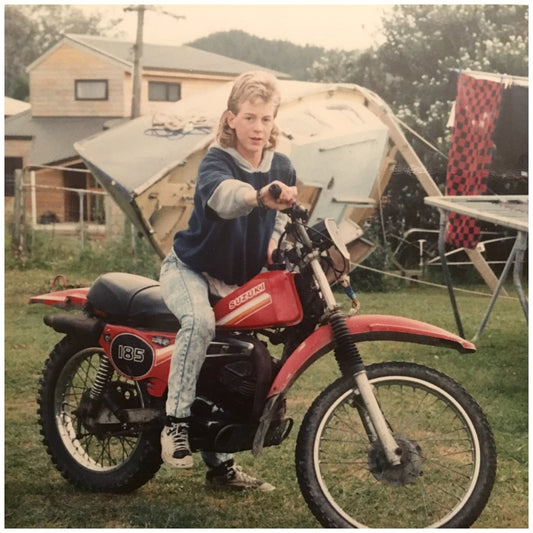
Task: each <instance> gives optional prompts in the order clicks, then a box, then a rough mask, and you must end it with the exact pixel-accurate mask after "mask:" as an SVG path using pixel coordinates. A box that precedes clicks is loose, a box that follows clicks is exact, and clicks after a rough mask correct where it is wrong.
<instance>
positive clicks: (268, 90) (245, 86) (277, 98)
mask: <svg viewBox="0 0 533 533" xmlns="http://www.w3.org/2000/svg"><path fill="white" fill-rule="evenodd" d="M257 99H261V100H263V101H264V102H267V103H270V102H272V103H273V104H274V118H275V117H276V115H277V114H278V109H279V105H280V103H281V94H280V92H279V88H278V83H277V79H276V77H275V76H273V75H272V74H270V73H268V72H264V71H261V70H257V71H255V70H254V71H251V72H245V73H244V74H241V75H240V76H239V77H238V78H237V79H236V80H235V82H234V84H233V87H232V89H231V93H230V95H229V98H228V104H227V109H226V110H225V111H224V113H222V116H221V117H220V123H219V125H218V132H217V141H218V142H219V144H220V146H222V147H223V148H235V146H236V144H237V136H236V134H235V130H234V129H233V128H230V126H229V124H228V114H229V112H230V111H231V112H232V113H233V114H234V115H237V114H238V113H239V109H240V106H241V104H242V103H243V102H247V101H249V102H255V101H256V100H257ZM278 134H279V129H278V127H277V126H276V124H274V127H273V128H272V132H271V134H270V137H269V139H268V141H267V144H266V146H265V148H266V149H267V150H274V148H275V147H276V143H277V140H278Z"/></svg>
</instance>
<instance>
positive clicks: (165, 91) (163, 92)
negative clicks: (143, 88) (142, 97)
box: [148, 81, 181, 102]
mask: <svg viewBox="0 0 533 533" xmlns="http://www.w3.org/2000/svg"><path fill="white" fill-rule="evenodd" d="M180 98H181V84H179V83H165V82H162V81H150V82H148V99H149V100H150V101H152V102H177V101H178V100H179V99H180Z"/></svg>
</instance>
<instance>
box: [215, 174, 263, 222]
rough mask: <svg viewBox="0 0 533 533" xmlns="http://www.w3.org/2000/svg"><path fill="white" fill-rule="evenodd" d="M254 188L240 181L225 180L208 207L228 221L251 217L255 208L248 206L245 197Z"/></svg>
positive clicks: (216, 190)
mask: <svg viewBox="0 0 533 533" xmlns="http://www.w3.org/2000/svg"><path fill="white" fill-rule="evenodd" d="M250 189H253V187H252V186H251V185H250V184H248V183H244V182H242V181H240V180H235V179H227V180H224V181H223V182H222V183H221V184H220V185H219V186H218V187H217V188H216V189H215V190H214V192H213V194H212V195H211V197H210V198H209V200H208V201H207V205H208V206H209V207H210V208H211V209H212V210H213V211H214V212H215V213H216V214H217V215H218V216H219V217H220V218H224V219H226V220H229V219H232V218H238V217H242V216H245V215H249V214H250V213H251V212H252V209H253V208H254V206H252V205H247V204H246V203H245V201H244V195H245V193H246V191H247V190H250Z"/></svg>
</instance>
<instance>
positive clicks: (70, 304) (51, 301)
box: [29, 287, 89, 311]
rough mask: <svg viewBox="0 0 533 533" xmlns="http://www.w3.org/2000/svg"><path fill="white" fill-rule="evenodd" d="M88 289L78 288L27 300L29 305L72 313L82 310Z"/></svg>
mask: <svg viewBox="0 0 533 533" xmlns="http://www.w3.org/2000/svg"><path fill="white" fill-rule="evenodd" d="M88 292H89V287H80V288H76V289H67V290H64V291H54V292H49V293H47V294H41V295H39V296H32V297H31V298H30V299H29V303H30V304H44V305H49V306H50V307H57V308H59V309H65V310H68V311H73V310H76V309H83V307H84V306H85V304H86V303H87V293H88Z"/></svg>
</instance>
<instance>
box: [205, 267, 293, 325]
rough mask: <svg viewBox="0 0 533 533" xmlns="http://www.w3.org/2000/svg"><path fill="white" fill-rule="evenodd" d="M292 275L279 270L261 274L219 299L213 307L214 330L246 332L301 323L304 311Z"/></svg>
mask: <svg viewBox="0 0 533 533" xmlns="http://www.w3.org/2000/svg"><path fill="white" fill-rule="evenodd" d="M295 275H296V274H294V273H291V272H286V271H282V270H274V271H270V272H261V273H260V274H258V275H257V276H255V277H254V278H252V279H251V280H250V281H249V282H248V283H245V284H244V285H242V286H241V287H239V288H238V289H237V290H235V291H233V292H232V293H231V294H229V295H228V296H226V297H225V298H222V300H219V301H218V302H217V303H216V304H215V307H214V310H215V320H216V326H217V328H221V329H242V330H247V329H259V328H269V327H287V326H293V325H295V324H298V323H299V322H301V320H302V319H303V309H302V305H301V303H300V298H299V296H298V292H297V290H296V284H295V279H294V277H295Z"/></svg>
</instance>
